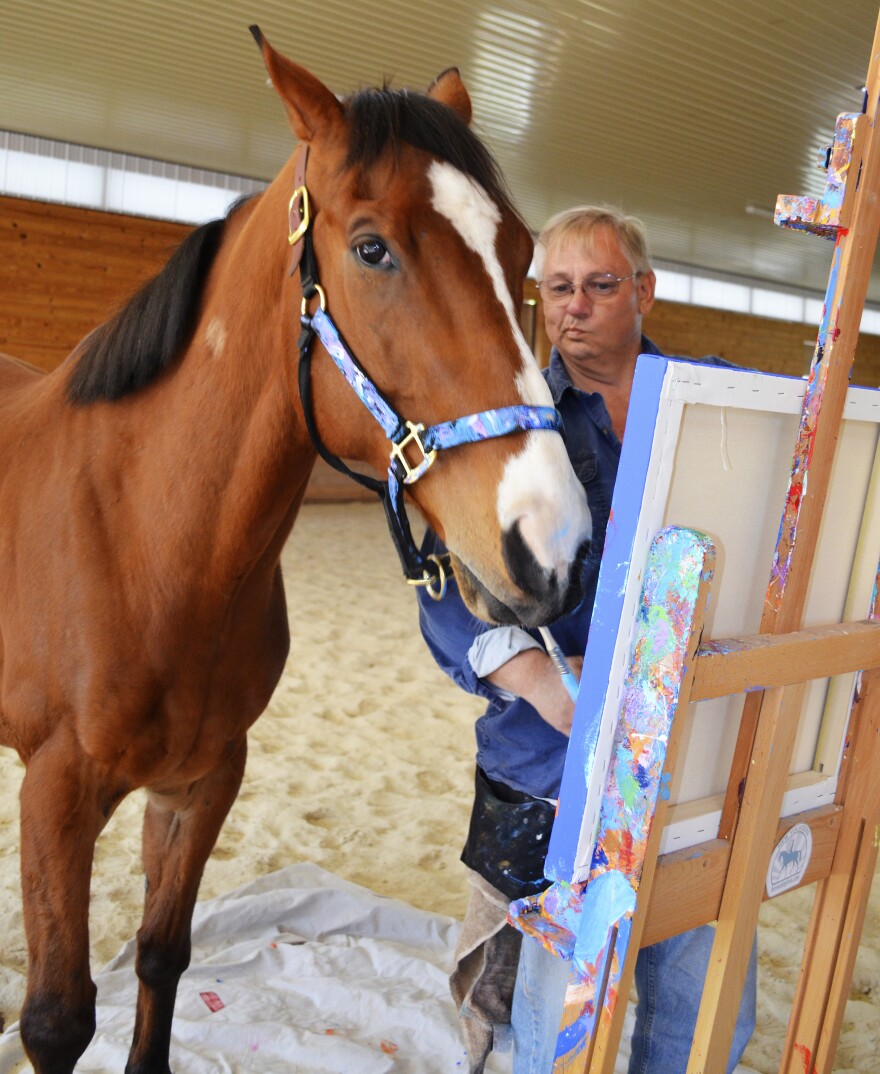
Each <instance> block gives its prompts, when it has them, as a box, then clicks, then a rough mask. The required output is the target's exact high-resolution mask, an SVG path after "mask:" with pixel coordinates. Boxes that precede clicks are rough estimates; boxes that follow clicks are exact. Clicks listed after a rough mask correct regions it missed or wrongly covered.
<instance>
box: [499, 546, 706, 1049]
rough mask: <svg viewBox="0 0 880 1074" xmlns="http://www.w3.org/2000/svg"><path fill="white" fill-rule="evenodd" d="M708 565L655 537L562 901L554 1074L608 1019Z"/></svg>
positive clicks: (699, 555)
mask: <svg viewBox="0 0 880 1074" xmlns="http://www.w3.org/2000/svg"><path fill="white" fill-rule="evenodd" d="M714 561H715V552H714V548H713V546H712V543H711V541H710V540H709V538H708V537H707V536H706V535H705V534H701V533H697V532H696V531H693V530H684V529H678V528H670V529H667V530H663V531H661V532H660V533H659V534H658V535H657V537H655V539H654V543H653V545H652V548H651V554H650V557H649V561H648V566H647V570H646V572H645V581H644V585H643V587H642V599H641V605H640V609H639V613H638V620H637V624H636V629H635V635H634V640H633V649H632V654H631V658H630V667H629V671H628V674H627V678H626V681H625V683H624V693H623V703H622V708H621V713H620V717H619V720H618V725H617V729H616V731H615V736H614V746H613V751H612V757H611V763H610V765H609V768H608V773H607V776H606V782H605V790H604V794H603V798H602V806H601V810H600V815H599V829H598V836H597V841H596V848H595V851H594V854H593V861H592V868H591V872H590V876H589V879H588V880H587V882H586V885H585V886H584V887H583V889H582V897H581V899H580V901H579V905H577V906H575V905H573V904H572V902H571V899H570V898H569V899H568V901H566V900H565V899H563V900H561V901H562V906H561V910H562V915H561V916H562V919H563V920H564V921H565V924H566V926H567V928H570V929H571V930H572V931H574V933H575V942H574V957H573V959H572V971H571V977H570V980H569V986H568V990H567V992H566V1002H565V1012H564V1015H563V1024H562V1029H561V1030H560V1034H559V1038H558V1040H557V1047H556V1064H555V1067H554V1069H555V1070H564V1069H567V1065H566V1064H568V1063H570V1062H571V1061H572V1059H573V1058H574V1057H575V1056H577V1055H579V1054H580V1053H581V1052H582V1051H583V1049H584V1048H585V1047H586V1044H587V1042H588V1041H589V1040H590V1038H591V1037H592V1035H593V1032H594V1030H595V1027H596V1020H597V1018H600V1017H601V1018H602V1019H603V1020H607V1019H610V1018H611V1016H612V1014H613V1011H614V1007H615V1004H616V1000H617V992H618V988H617V986H618V982H619V979H620V973H621V969H622V966H623V962H624V959H625V957H626V951H627V947H628V944H629V938H630V934H631V929H632V914H633V912H634V910H635V905H636V893H637V891H638V887H639V881H640V879H641V874H642V866H643V864H644V857H645V850H646V847H647V840H648V834H649V832H650V828H651V823H652V821H653V817H654V812H655V809H656V806H657V801H658V799H659V798H660V797H661V796H662V795H663V793H664V791H666V789H667V787H668V776H666V775H664V767H665V761H666V748H667V744H668V741H669V732H670V728H671V726H672V719H673V716H674V715H675V709H676V706H677V704H678V696H679V690H680V687H681V681H682V678H683V676H684V672H685V668H686V661H687V656H688V646H689V644H690V639H691V631H692V627H693V623H694V618H695V614H696V611H697V601H698V599H699V598H700V588H701V585H702V584H703V583H704V582H705V581H708V580H709V579H710V578H711V576H712V572H713V569H714ZM555 888H561V885H559V884H556V885H554V886H553V887H552V888H550V889H549V890H548V891H547V892H545V893H544V895H543V896H541V898H542V900H543V902H542V904H541V909H542V912H543V913H545V914H546V913H548V912H549V911H550V910H551V908H556V910H557V914H558V913H559V907H558V905H556V903H555V902H554V900H557V902H558V896H553V895H551V892H553V891H554V889H555ZM569 890H571V889H569ZM575 894H577V893H575ZM559 920H560V917H558V916H557V918H556V921H557V922H559ZM517 924H518V927H522V926H521V925H520V924H519V922H517ZM541 927H542V926H535V925H530V928H532V929H535V928H537V929H540V928H541ZM606 979H607V987H606V989H605V992H604V995H600V992H599V988H600V982H602V981H603V980H606Z"/></svg>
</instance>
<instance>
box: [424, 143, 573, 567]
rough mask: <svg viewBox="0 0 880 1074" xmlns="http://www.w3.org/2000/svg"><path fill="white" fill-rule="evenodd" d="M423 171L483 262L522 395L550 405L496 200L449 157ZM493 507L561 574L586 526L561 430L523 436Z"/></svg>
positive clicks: (504, 524) (443, 210)
mask: <svg viewBox="0 0 880 1074" xmlns="http://www.w3.org/2000/svg"><path fill="white" fill-rule="evenodd" d="M428 178H429V180H430V182H431V186H432V189H433V199H432V205H433V206H434V208H435V209H436V210H437V212H438V213H440V214H441V215H442V216H445V217H446V218H447V219H448V220H449V221H450V223H452V225H453V226H454V227H455V229H456V231H458V233H459V234H460V235H461V237H462V239H464V241H465V243H466V244H467V245H468V246H469V247H470V249H471V250H473V251H474V252H475V253H477V254H479V256H480V257H481V258H482V261H483V264H484V265H485V266H486V272H487V273H488V275H489V279H490V280H491V281H492V287H493V289H494V291H495V295H496V297H497V299H498V301H499V302H500V304H501V306H502V308H503V310H504V312H505V314H506V316H507V320H508V323H509V324H510V331H511V335H512V337H513V340H514V343H515V345H516V347H517V348H518V350H519V352H520V355H521V357H522V368H521V369H520V371H519V373H518V374H517V377H516V387H517V389H518V390H519V393H520V395H521V396H522V400H523V402H524V403H528V404H531V405H533V406H553V399H552V397H551V395H550V389H549V388H548V386H547V383H546V381H545V380H544V378H543V377H542V376H541V373H540V371H539V369H538V363H537V361H536V360H535V356H534V355H533V354H532V352H531V350H530V348H529V345H528V343H526V339H525V336H524V335H523V332H522V328H521V327H520V323H519V317H518V315H517V310H516V307H515V305H514V301H513V296H512V295H511V293H510V291H509V289H508V287H507V282H506V280H505V277H504V270H503V269H502V267H501V262H500V260H499V257H498V251H497V249H496V242H497V236H498V228H499V225H500V223H501V213H500V211H499V209H498V206H497V205H496V204H495V203H494V202H493V201H492V200H491V199H490V198H489V197H488V195H487V194H486V193H485V191H484V190H483V189H482V187H480V186H479V185H478V184H477V183H475V182H474V180H473V179H470V178H469V177H468V176H466V175H464V174H463V173H462V172H460V171H459V170H458V169H457V168H455V167H453V166H452V165H451V164H448V163H441V162H439V161H433V162H432V163H431V166H430V168H429V170H428ZM497 509H498V521H499V523H500V526H501V532H502V533H508V532H509V531H511V530H512V528H513V527H514V526H515V525H516V524H517V523H519V532H520V535H521V536H522V539H523V541H524V542H525V544H526V546H527V547H528V548H529V549H530V550H531V552H532V554H533V555H534V557H535V559H536V560H537V562H538V563H539V564H540V566H541V567H543V568H544V569H545V570H546V571H548V572H555V573H556V577H557V579H559V580H560V581H562V580H563V579H565V578H566V577H567V574H568V570H569V567H570V566H571V564H572V562H573V560H574V558H575V556H576V555H577V553H578V551H579V549H580V548H581V547H582V545H583V544H584V542H585V541H587V540H589V538H590V535H591V530H592V526H591V522H590V513H589V510H588V508H587V498H586V496H585V494H584V490H583V487H582V486H581V484H580V482H579V481H578V480H577V478H576V477H575V474H574V471H573V470H572V468H571V463H570V462H569V459H568V455H567V454H566V451H565V446H564V444H563V443H562V437H561V436H559V435H558V434H557V433H551V432H548V431H546V430H543V429H542V430H535V431H533V432H530V433H529V434H528V435H527V437H526V444H525V447H524V448H523V450H522V451H521V452H519V454H517V455H515V456H513V458H511V459H510V460H509V461H508V463H507V465H506V467H505V470H504V474H503V476H502V479H501V481H500V483H499V485H498V499H497Z"/></svg>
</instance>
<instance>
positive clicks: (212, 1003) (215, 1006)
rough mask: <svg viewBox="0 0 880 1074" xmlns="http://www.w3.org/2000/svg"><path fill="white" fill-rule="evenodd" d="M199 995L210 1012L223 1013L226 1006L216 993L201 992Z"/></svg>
mask: <svg viewBox="0 0 880 1074" xmlns="http://www.w3.org/2000/svg"><path fill="white" fill-rule="evenodd" d="M199 995H200V996H201V998H202V1002H203V1003H204V1004H205V1006H206V1007H207V1008H208V1010H209V1011H212V1012H214V1013H216V1012H217V1011H222V1010H223V1008H224V1007H225V1006H226V1004H225V1003H224V1002H223V1000H222V999H221V998H220V997H219V996H218V995H217V993H216V992H199Z"/></svg>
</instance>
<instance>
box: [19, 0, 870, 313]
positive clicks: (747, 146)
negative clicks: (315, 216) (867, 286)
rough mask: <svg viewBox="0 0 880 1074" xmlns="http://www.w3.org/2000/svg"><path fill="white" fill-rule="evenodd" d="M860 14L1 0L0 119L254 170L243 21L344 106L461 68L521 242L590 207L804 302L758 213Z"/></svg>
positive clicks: (812, 254) (437, 3) (813, 276)
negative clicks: (518, 219)
mask: <svg viewBox="0 0 880 1074" xmlns="http://www.w3.org/2000/svg"><path fill="white" fill-rule="evenodd" d="M876 19H877V0H842V2H839V3H837V4H829V3H828V2H827V0H798V2H796V3H795V2H788V3H782V2H780V0H729V2H727V3H725V2H722V0H545V2H543V3H532V2H526V0H474V2H464V0H423V2H415V0H356V2H355V0H320V2H319V3H315V4H312V5H306V4H300V5H294V4H287V3H283V2H280V0H251V2H250V3H242V2H236V0H137V2H134V0H115V2H114V3H113V4H108V3H107V2H106V0H39V2H37V3H35V2H34V0H0V102H2V106H0V127H2V128H5V129H9V130H13V131H18V132H22V133H26V134H36V135H40V136H44V137H50V138H56V139H63V140H68V141H72V142H78V143H82V144H86V145H92V146H97V147H100V148H104V149H112V150H117V151H123V152H128V153H134V154H138V155H142V156H150V157H156V158H159V159H163V160H169V161H174V162H177V163H182V164H189V165H193V166H196V167H202V168H210V169H214V170H218V171H223V172H232V173H236V174H241V175H246V176H251V177H255V178H263V179H269V178H271V177H272V176H273V175H274V174H275V172H276V171H277V170H278V168H279V167H280V165H281V164H282V163H283V161H284V160H285V159H286V157H287V156H288V155H289V153H290V151H291V148H292V141H291V136H290V134H289V132H288V130H287V127H286V124H285V121H284V116H283V111H282V108H281V106H280V103H279V102H278V101H277V99H276V98H275V96H274V94H273V92H272V90H271V89H270V88H268V87H267V83H266V79H265V74H264V70H263V66H262V62H261V60H260V57H259V54H258V52H257V49H256V47H255V46H254V43H253V41H252V40H251V37H250V35H249V34H248V32H247V27H248V24H250V23H252V22H257V23H259V24H260V26H261V28H262V29H263V31H264V33H265V34H266V36H267V37H268V38H269V39H270V40H271V41H272V43H273V44H274V45H275V46H276V47H278V48H280V49H281V50H282V51H283V52H285V53H286V54H287V55H289V56H290V57H291V58H292V59H295V60H297V61H298V62H300V63H302V64H304V65H305V66H306V67H308V68H309V69H310V70H312V71H313V72H314V73H315V74H317V75H318V76H319V77H320V78H322V79H323V80H324V81H325V82H326V83H327V85H329V86H330V87H331V88H332V89H333V90H334V91H335V92H337V93H340V94H343V93H346V92H349V91H351V90H354V89H357V88H360V87H362V86H368V85H376V84H379V83H381V82H382V80H383V79H385V78H387V79H389V80H391V82H392V83H393V84H394V85H397V86H414V87H417V88H422V87H424V86H426V85H427V84H428V83H429V82H430V81H431V80H432V79H433V78H434V76H435V75H437V74H438V73H439V72H440V71H442V70H443V69H445V68H446V67H449V66H453V65H454V66H457V67H458V68H459V69H460V70H461V72H462V75H463V77H464V79H465V82H466V84H467V85H468V88H469V89H470V92H471V95H472V98H473V102H474V112H475V126H476V128H477V130H478V131H479V133H481V134H482V135H483V137H484V138H485V139H486V140H487V142H488V143H489V144H490V146H491V147H492V149H493V150H494V152H495V154H496V156H497V157H498V159H499V161H500V163H501V166H502V169H503V171H504V173H505V175H506V176H507V179H508V182H509V184H510V186H511V189H512V191H513V194H514V198H515V200H516V201H517V203H518V205H519V206H520V208H521V209H522V211H523V213H524V215H525V216H526V218H527V219H528V221H529V222H530V224H531V225H532V226H533V227H534V228H535V229H536V230H537V229H538V228H539V227H540V225H541V224H542V223H543V221H544V220H545V219H546V218H547V217H548V216H549V215H550V214H551V213H553V212H556V211H557V210H559V209H562V208H566V207H568V206H570V205H574V204H580V203H584V202H608V203H612V204H616V205H620V206H622V207H623V208H624V209H626V210H627V211H628V212H632V213H635V214H637V215H638V216H640V217H641V218H642V219H643V220H644V221H645V222H646V224H647V225H648V229H649V233H650V236H651V240H652V246H653V250H654V254H655V256H657V257H658V258H661V259H665V260H667V261H673V262H679V263H682V264H686V265H692V266H697V267H700V268H704V269H714V270H717V271H721V272H724V273H734V274H741V275H744V276H748V277H751V278H754V279H765V280H769V281H774V282H777V283H779V282H782V283H788V284H791V285H795V286H799V287H804V288H810V289H813V290H818V291H820V292H821V291H824V288H825V284H826V281H827V273H828V267H829V262H830V249H831V247H830V244H828V243H825V242H823V241H821V240H819V239H816V238H813V237H811V236H807V235H803V234H795V233H791V232H780V231H778V230H777V229H776V228H775V227H774V226H773V223H772V221H771V220H770V219H768V218H767V216H766V215H762V214H761V213H760V210H762V209H768V210H770V209H772V207H773V205H774V203H775V200H776V195H777V194H779V193H787V194H820V193H821V191H822V189H823V186H824V177H823V174H822V172H820V171H819V169H818V168H817V167H816V160H817V156H818V153H819V151H820V150H821V148H822V147H823V146H825V145H827V144H829V143H830V140H831V135H832V131H833V127H834V122H835V118H836V116H837V114H838V113H839V112H844V111H858V110H859V109H860V108H861V103H862V96H861V92H860V90H859V87H860V86H861V85H862V82H863V80H864V78H865V74H866V72H867V68H868V58H869V53H870V49H871V42H872V38H873V33H874V25H875V22H876ZM747 206H752V207H757V209H758V214H755V213H753V212H752V213H750V212H747V211H746V207H747ZM871 297H872V298H873V299H875V300H877V299H878V298H880V281H878V280H876V279H875V282H874V284H873V286H872V292H871Z"/></svg>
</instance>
